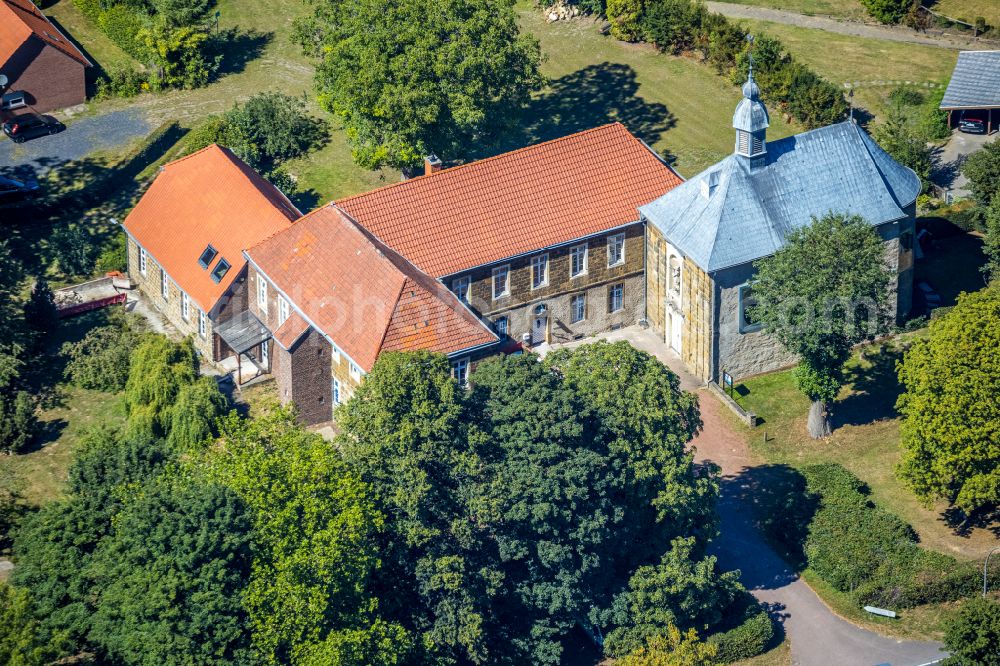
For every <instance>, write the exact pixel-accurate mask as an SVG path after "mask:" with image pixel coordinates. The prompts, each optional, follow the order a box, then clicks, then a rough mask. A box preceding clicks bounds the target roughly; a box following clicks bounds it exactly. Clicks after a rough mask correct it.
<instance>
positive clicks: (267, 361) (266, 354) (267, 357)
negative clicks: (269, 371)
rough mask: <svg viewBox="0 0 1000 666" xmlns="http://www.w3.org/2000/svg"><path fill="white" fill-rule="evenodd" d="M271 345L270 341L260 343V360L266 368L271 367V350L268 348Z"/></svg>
mask: <svg viewBox="0 0 1000 666" xmlns="http://www.w3.org/2000/svg"><path fill="white" fill-rule="evenodd" d="M270 345H271V343H270V341H268V340H264V342H262V343H260V360H261V362H262V363H263V364H264V367H265V368H270V367H271V350H270V349H269V348H268V347H270Z"/></svg>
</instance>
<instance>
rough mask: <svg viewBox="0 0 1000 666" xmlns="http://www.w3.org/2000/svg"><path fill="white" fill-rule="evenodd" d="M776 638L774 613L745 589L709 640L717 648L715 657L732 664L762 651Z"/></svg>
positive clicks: (724, 662)
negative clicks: (772, 616) (762, 605)
mask: <svg viewBox="0 0 1000 666" xmlns="http://www.w3.org/2000/svg"><path fill="white" fill-rule="evenodd" d="M773 639H774V623H773V622H772V621H771V616H770V615H769V614H768V612H767V611H766V610H765V609H764V608H762V607H761V606H760V605H759V604H758V603H757V601H756V599H754V598H753V597H752V596H751V595H750V594H749V593H744V595H743V597H742V598H741V599H740V600H738V601H737V602H736V603H735V604H733V609H732V611H731V612H730V614H729V615H728V617H727V618H726V619H725V620H724V621H723V623H722V625H721V626H720V627H719V630H718V631H717V632H716V633H714V634H711V635H710V636H709V637H708V639H707V642H708V643H711V644H712V645H715V646H716V647H717V648H718V652H717V653H716V656H715V658H716V659H717V660H718V661H719V662H720V663H723V664H730V663H733V662H734V661H740V660H743V659H750V658H751V657H756V656H757V655H759V654H762V653H763V652H764V650H766V649H767V647H768V645H769V644H770V643H771V641H772V640H773Z"/></svg>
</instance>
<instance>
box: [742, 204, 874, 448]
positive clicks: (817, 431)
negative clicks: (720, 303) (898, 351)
mask: <svg viewBox="0 0 1000 666" xmlns="http://www.w3.org/2000/svg"><path fill="white" fill-rule="evenodd" d="M755 268H756V269H757V276H756V278H755V281H754V282H753V294H754V296H755V298H756V300H757V304H756V306H754V307H753V308H752V314H753V316H754V318H755V319H757V320H758V321H760V322H761V323H762V324H763V326H764V330H765V331H766V332H767V333H768V334H770V335H773V336H775V337H776V338H777V339H778V340H779V341H780V342H781V344H782V345H784V347H785V348H786V349H788V351H790V352H792V353H794V354H796V355H798V357H799V359H800V360H799V365H798V368H797V369H796V371H795V377H796V381H797V382H798V386H799V388H800V389H801V390H802V392H803V393H805V394H806V395H807V396H808V397H809V399H810V400H812V401H813V407H812V409H811V410H810V412H809V433H810V435H812V436H813V437H822V436H825V435H828V434H829V433H830V423H829V419H828V415H827V407H826V405H827V403H829V402H831V401H832V400H834V399H835V398H836V397H837V393H838V392H839V391H840V387H841V385H842V384H843V367H844V363H845V362H846V361H847V359H848V358H849V356H850V353H851V347H852V346H853V345H855V344H857V343H859V342H861V341H863V340H865V339H868V338H871V337H874V336H876V335H878V334H879V333H882V332H884V331H885V330H886V329H887V327H888V324H889V322H890V321H891V318H892V313H891V312H890V309H889V305H888V287H889V284H890V280H891V279H892V275H891V272H890V270H889V267H888V265H887V263H886V260H885V249H884V248H883V246H882V240H881V238H880V237H879V234H878V232H877V231H875V229H874V228H873V227H872V226H871V225H870V224H868V222H867V221H865V220H864V219H862V218H861V217H858V216H856V215H854V216H848V215H843V214H835V213H830V214H828V215H825V216H823V217H822V218H821V219H818V220H817V219H814V220H813V223H812V224H811V225H810V226H808V227H804V228H801V229H796V230H795V231H793V232H792V233H790V234H789V235H788V237H787V238H786V243H785V246H784V247H782V248H781V249H780V250H778V251H777V252H776V253H774V254H773V255H772V256H770V257H767V258H765V259H761V260H760V261H758V262H756V263H755Z"/></svg>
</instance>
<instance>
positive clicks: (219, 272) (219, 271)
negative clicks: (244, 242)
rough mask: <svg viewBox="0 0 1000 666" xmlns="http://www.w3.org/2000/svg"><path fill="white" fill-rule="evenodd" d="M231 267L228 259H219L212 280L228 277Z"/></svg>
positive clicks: (219, 280) (218, 280) (216, 280)
mask: <svg viewBox="0 0 1000 666" xmlns="http://www.w3.org/2000/svg"><path fill="white" fill-rule="evenodd" d="M230 268H231V266H230V265H229V262H228V261H226V260H225V259H219V263H217V264H216V265H215V268H213V269H212V282H222V278H224V277H226V273H228V272H229V269H230Z"/></svg>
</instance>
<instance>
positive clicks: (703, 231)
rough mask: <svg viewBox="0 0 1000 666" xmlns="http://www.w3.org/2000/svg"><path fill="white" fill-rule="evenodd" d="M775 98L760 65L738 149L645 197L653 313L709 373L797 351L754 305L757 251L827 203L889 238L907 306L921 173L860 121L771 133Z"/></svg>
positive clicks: (774, 244)
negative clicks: (770, 101)
mask: <svg viewBox="0 0 1000 666" xmlns="http://www.w3.org/2000/svg"><path fill="white" fill-rule="evenodd" d="M768 124H769V119H768V113H767V108H766V107H765V106H764V104H763V103H762V102H761V100H760V90H759V89H758V87H757V84H756V82H755V81H754V79H753V69H752V67H751V70H750V73H749V76H748V78H747V82H746V83H745V84H744V86H743V99H742V100H741V101H740V103H739V105H738V106H737V107H736V112H735V114H734V115H733V128H734V129H735V130H736V137H735V138H736V141H735V150H734V152H733V154H731V155H730V156H729V157H727V158H725V159H724V160H722V161H721V162H719V163H717V164H715V165H713V166H711V167H709V168H708V169H706V170H705V171H703V172H701V173H700V174H698V175H696V176H694V177H693V178H691V179H690V180H688V181H686V182H685V183H684V184H682V185H680V186H678V187H675V188H673V189H671V190H670V191H669V192H667V193H666V194H664V195H663V196H661V197H659V198H658V199H656V200H655V201H652V202H651V203H649V204H646V205H643V206H640V207H639V211H640V213H641V216H642V219H643V221H644V222H645V225H646V318H647V320H648V322H649V324H650V326H651V327H652V328H653V330H655V331H656V332H657V333H659V334H660V335H662V336H663V339H664V341H665V342H666V343H667V344H669V345H670V347H671V348H673V350H674V351H676V352H677V353H678V354H679V355H680V356H681V358H682V359H683V360H684V362H685V364H686V365H687V367H688V369H689V370H690V371H691V372H693V373H694V374H696V375H697V376H698V377H699V378H701V379H703V380H705V381H717V382H718V381H720V379H721V377H722V374H723V373H726V374H728V375H730V376H732V377H734V378H739V377H745V376H749V375H754V374H758V373H761V372H767V371H769V370H774V369H777V368H780V367H783V366H786V365H789V364H791V363H793V362H794V360H795V359H794V357H792V356H790V355H789V354H788V353H787V352H786V351H785V350H784V348H783V347H782V346H781V345H780V343H779V342H778V341H777V340H775V339H773V338H771V337H770V336H767V335H765V334H763V333H762V332H761V330H760V325H759V324H757V323H755V322H753V321H752V320H751V319H750V318H749V317H748V314H747V308H748V307H750V306H751V305H753V302H754V301H753V277H754V267H753V262H754V261H756V260H758V259H761V258H763V257H767V256H769V255H771V254H774V252H775V251H777V250H778V249H779V248H781V247H782V245H783V244H784V242H785V238H786V237H787V236H788V234H789V233H790V232H792V231H793V230H795V229H799V228H802V227H805V226H808V225H809V224H810V223H811V222H812V220H813V219H814V218H820V217H822V216H824V215H826V214H828V213H831V212H832V213H843V214H847V215H859V216H861V217H863V218H864V219H865V220H867V221H868V222H869V223H870V224H871V225H872V226H874V227H875V228H876V229H877V231H878V233H879V235H880V236H881V237H882V239H883V240H884V243H885V252H886V261H887V264H888V265H889V266H890V267H891V269H892V270H893V271H894V272H895V274H896V280H895V283H894V284H893V285H892V294H891V295H890V303H892V304H893V306H894V308H895V313H896V316H897V319H899V318H902V317H904V316H905V315H906V314H907V313H908V312H909V310H910V306H911V297H912V285H913V242H914V216H915V211H916V199H917V195H918V194H919V193H920V189H921V183H920V178H919V177H918V176H917V175H916V174H915V173H914V172H913V171H912V170H910V169H908V168H906V167H904V166H902V165H900V164H899V163H897V162H896V161H895V160H893V159H892V157H890V156H889V155H888V154H887V153H886V152H885V151H883V150H882V149H881V148H880V147H879V146H878V145H877V144H876V143H875V141H874V140H872V138H871V137H869V136H868V134H867V133H866V132H865V131H864V130H863V129H861V128H860V127H858V125H857V124H855V123H854V122H853V121H847V122H842V123H838V124H835V125H829V126H827V127H822V128H819V129H815V130H812V131H809V132H804V133H802V134H797V135H795V136H791V137H788V138H785V139H781V140H778V141H773V142H770V143H769V142H768V141H767V128H768Z"/></svg>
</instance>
